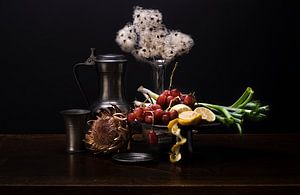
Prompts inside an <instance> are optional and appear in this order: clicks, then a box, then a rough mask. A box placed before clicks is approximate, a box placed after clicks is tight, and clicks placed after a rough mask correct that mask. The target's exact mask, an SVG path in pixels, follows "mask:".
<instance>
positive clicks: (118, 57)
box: [95, 54, 127, 62]
mask: <svg viewBox="0 0 300 195" xmlns="http://www.w3.org/2000/svg"><path fill="white" fill-rule="evenodd" d="M95 61H96V62H127V60H126V58H125V56H124V55H122V54H104V55H97V56H96V60H95Z"/></svg>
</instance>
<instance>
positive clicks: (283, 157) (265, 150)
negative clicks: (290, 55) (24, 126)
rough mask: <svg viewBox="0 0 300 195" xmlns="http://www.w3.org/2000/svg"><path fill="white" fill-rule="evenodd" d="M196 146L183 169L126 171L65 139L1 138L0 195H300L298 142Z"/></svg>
mask: <svg viewBox="0 0 300 195" xmlns="http://www.w3.org/2000/svg"><path fill="white" fill-rule="evenodd" d="M195 143H196V146H195V148H194V154H193V155H192V156H191V157H189V158H186V159H185V160H184V161H183V162H181V163H179V164H176V165H174V164H170V163H169V162H168V161H167V160H166V159H164V158H161V159H157V161H155V162H153V163H150V164H140V165H139V164H135V165H131V164H130V165H129V164H118V163H115V162H113V161H112V160H111V158H110V157H109V156H94V155H92V154H90V153H80V154H67V153H66V152H65V135H63V134H54V135H53V134H37V135H36V134H31V135H25V134H24V135H3V134H2V135H0V194H1V195H2V194H16V193H18V192H19V193H21V194H28V193H31V194H53V193H55V194H117V193H120V194H124V193H138V194H174V193H176V194H177V193H184V194H187V193H189V194H200V193H203V194H242V193H243V194H269V193H270V194H300V134H264V135H259V134H247V135H243V136H242V137H240V136H239V135H233V134H214V135H212V134H200V135H198V136H197V137H195ZM136 147H137V146H136ZM140 149H141V148H140ZM13 192H14V193H13Z"/></svg>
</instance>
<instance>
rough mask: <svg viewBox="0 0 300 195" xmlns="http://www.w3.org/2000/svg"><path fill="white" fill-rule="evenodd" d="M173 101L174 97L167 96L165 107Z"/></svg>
mask: <svg viewBox="0 0 300 195" xmlns="http://www.w3.org/2000/svg"><path fill="white" fill-rule="evenodd" d="M173 99H174V97H173V96H171V95H169V96H168V97H167V100H166V103H167V106H169V105H170V102H171V101H173Z"/></svg>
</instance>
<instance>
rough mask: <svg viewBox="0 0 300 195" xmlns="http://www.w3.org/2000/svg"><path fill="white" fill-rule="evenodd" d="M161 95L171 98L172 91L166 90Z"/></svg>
mask: <svg viewBox="0 0 300 195" xmlns="http://www.w3.org/2000/svg"><path fill="white" fill-rule="evenodd" d="M161 95H165V96H169V95H171V91H170V90H164V91H163V92H162V93H161Z"/></svg>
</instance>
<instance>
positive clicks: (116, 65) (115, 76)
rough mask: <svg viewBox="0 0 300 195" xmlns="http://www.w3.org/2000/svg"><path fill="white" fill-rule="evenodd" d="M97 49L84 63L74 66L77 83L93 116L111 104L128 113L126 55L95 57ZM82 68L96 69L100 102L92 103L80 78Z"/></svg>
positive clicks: (92, 51)
mask: <svg viewBox="0 0 300 195" xmlns="http://www.w3.org/2000/svg"><path fill="white" fill-rule="evenodd" d="M94 51H95V48H91V55H90V57H89V58H88V59H87V60H86V61H85V62H84V63H78V64H75V65H74V66H73V74H74V77H75V81H76V83H77V85H78V87H79V89H80V91H81V93H82V95H83V97H84V99H85V101H86V102H87V104H88V106H89V107H90V109H91V111H92V115H95V114H97V113H99V111H100V109H101V108H105V107H110V106H111V104H114V105H117V106H118V107H119V108H120V109H121V110H122V111H123V112H127V111H128V109H129V105H128V104H127V102H126V100H125V90H124V89H125V86H124V84H125V82H124V80H125V79H124V78H125V73H126V62H127V60H126V59H125V56H124V55H120V54H105V55H97V56H95V55H94ZM80 66H89V67H95V66H96V72H97V75H98V91H99V92H98V94H99V96H98V100H97V101H96V102H94V103H93V104H91V103H90V101H89V98H88V97H87V95H86V93H85V91H84V90H83V88H82V84H81V82H80V78H79V72H78V68H79V67H80Z"/></svg>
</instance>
